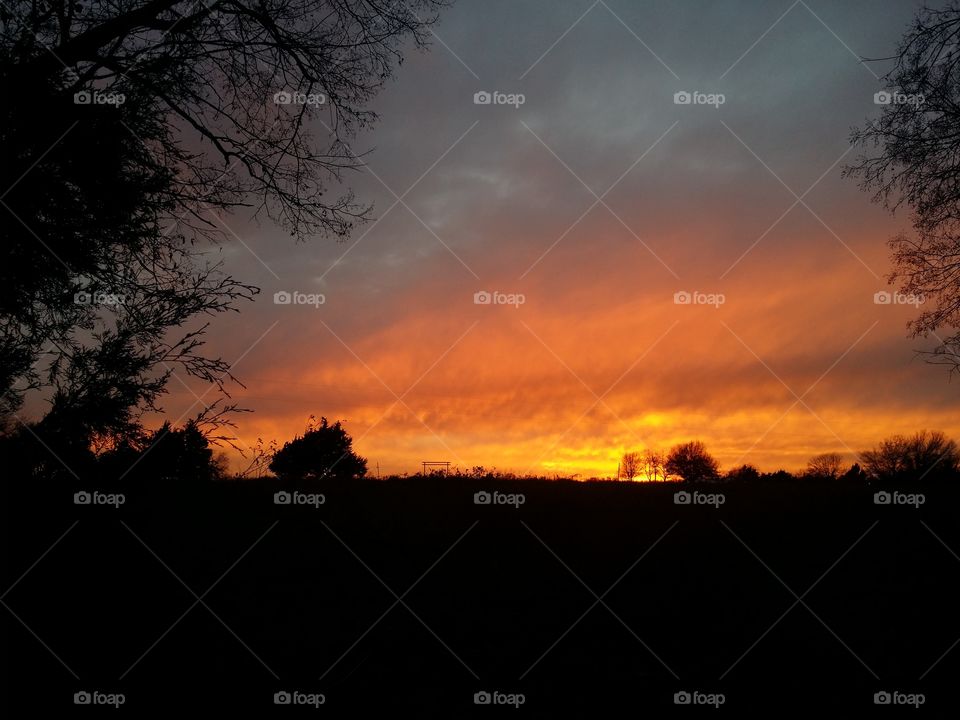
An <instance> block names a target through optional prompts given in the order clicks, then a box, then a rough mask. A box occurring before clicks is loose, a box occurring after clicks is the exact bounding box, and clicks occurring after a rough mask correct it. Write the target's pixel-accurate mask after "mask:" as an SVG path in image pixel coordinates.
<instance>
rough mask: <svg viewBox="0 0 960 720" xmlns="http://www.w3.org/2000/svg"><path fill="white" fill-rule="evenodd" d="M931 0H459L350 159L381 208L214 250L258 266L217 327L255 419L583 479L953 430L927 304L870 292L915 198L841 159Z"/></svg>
mask: <svg viewBox="0 0 960 720" xmlns="http://www.w3.org/2000/svg"><path fill="white" fill-rule="evenodd" d="M918 5H919V3H913V2H907V1H904V0H891V1H889V2H879V1H878V0H853V1H850V2H843V3H834V2H825V1H824V0H806V1H805V2H804V1H799V2H795V3H793V4H791V2H790V0H782V1H781V0H778V1H777V2H766V1H759V0H757V1H753V2H740V3H737V2H730V1H729V0H727V1H726V2H722V3H721V2H705V1H704V2H673V3H666V2H663V3H660V2H657V3H654V2H643V3H639V2H629V1H628V0H605V1H604V2H597V3H593V4H591V0H569V1H564V2H559V1H558V2H554V3H550V4H549V6H550V8H551V11H550V12H549V14H545V13H544V12H543V9H542V8H543V7H544V4H543V3H534V2H529V1H527V0H523V1H517V0H483V2H481V1H480V0H460V1H459V2H457V3H456V4H455V5H454V6H453V7H452V8H450V9H448V10H447V11H445V12H444V13H443V14H442V17H441V22H440V23H439V24H438V25H437V26H436V27H435V31H436V37H435V38H433V44H432V48H431V50H430V51H429V52H427V53H416V52H411V53H409V54H408V57H407V60H406V61H405V62H404V64H403V65H402V66H401V67H400V68H399V70H398V72H397V74H396V79H395V81H392V82H389V83H388V84H387V86H386V87H385V89H384V90H383V92H382V93H381V95H380V96H379V97H378V98H377V100H376V101H375V102H374V104H373V107H374V109H375V110H376V111H377V112H378V113H380V115H381V119H380V121H379V123H378V125H377V126H376V128H375V129H374V130H373V131H371V132H368V133H366V134H364V135H362V136H360V137H359V138H357V140H356V143H355V145H354V150H355V151H356V152H357V153H361V152H364V151H371V152H370V154H369V155H368V156H367V157H366V160H367V162H368V163H369V171H368V172H358V173H348V174H347V176H346V182H347V184H348V185H349V186H350V187H352V188H353V189H354V191H355V192H356V194H357V196H358V198H359V199H360V200H361V201H365V202H370V203H372V204H373V205H374V212H373V215H374V218H375V219H376V220H375V222H371V223H368V224H367V225H365V226H361V227H359V228H357V229H356V230H355V231H354V233H353V234H352V236H351V237H350V238H348V239H347V240H346V241H345V242H343V243H339V244H338V243H337V242H336V241H334V240H329V239H322V238H317V239H314V240H312V241H310V242H308V243H305V244H300V245H297V244H295V243H294V242H293V240H292V239H291V238H290V237H289V236H287V235H285V234H284V233H283V232H282V231H281V230H279V229H278V228H276V227H274V226H273V225H271V223H270V222H269V221H268V220H266V219H264V220H262V221H261V222H259V223H254V222H250V221H249V217H248V216H247V215H246V214H244V213H239V214H237V215H234V216H228V217H225V218H224V221H225V222H226V224H227V225H229V227H230V229H231V237H230V241H229V242H227V243H225V244H224V245H223V246H222V247H221V248H220V249H219V250H218V251H216V252H218V253H219V254H220V255H221V256H222V258H223V259H224V261H225V264H226V267H227V269H228V270H229V271H230V272H231V273H232V274H234V275H236V276H238V277H239V278H241V279H243V280H245V281H249V282H252V283H254V284H257V285H259V286H260V287H261V288H262V293H261V294H260V295H259V296H258V298H257V300H256V302H255V303H252V304H248V305H246V306H245V307H243V308H242V312H241V313H240V314H238V315H231V316H230V317H221V318H217V319H216V320H215V322H214V325H213V327H212V329H211V332H210V337H209V342H208V348H209V350H210V351H211V352H214V353H216V354H219V355H221V356H222V357H223V358H224V359H225V360H226V361H228V362H231V363H233V362H236V365H235V369H234V372H235V374H236V375H237V376H238V377H239V378H240V379H241V380H242V381H243V382H244V383H245V384H246V386H247V389H246V390H243V389H240V388H237V389H236V392H234V398H235V399H236V400H237V401H238V402H240V403H241V404H242V405H244V406H246V407H249V408H252V409H253V410H255V412H254V413H252V414H249V415H243V416H240V417H239V418H238V421H239V423H240V428H239V431H238V432H239V435H240V437H241V440H242V442H243V443H246V444H252V443H253V442H255V440H256V438H258V437H263V438H264V439H267V440H269V439H277V440H278V441H281V442H282V441H284V440H287V439H290V438H291V437H292V436H293V435H295V434H296V433H298V432H302V431H303V428H304V425H305V423H306V419H307V417H308V416H309V415H310V414H315V415H317V416H318V417H319V416H320V415H325V416H327V417H328V418H330V419H331V420H333V419H341V420H343V421H344V423H345V426H346V428H347V429H348V431H349V432H350V433H351V434H352V435H353V437H354V438H355V445H356V449H357V451H358V452H359V453H360V454H361V455H363V456H364V457H366V458H367V459H368V461H369V463H370V467H371V470H373V471H374V472H375V471H376V466H377V463H379V466H380V471H381V473H383V474H386V473H404V472H414V471H416V470H418V469H419V465H420V461H421V460H443V461H450V462H451V463H453V464H456V465H460V466H461V467H470V466H474V465H484V466H486V467H488V468H489V467H497V468H500V469H503V470H513V471H517V472H530V473H537V474H540V473H547V474H553V473H559V474H573V473H579V474H580V475H581V476H583V477H587V476H591V475H600V476H610V475H612V474H613V473H615V472H616V468H617V459H618V457H619V456H620V455H621V454H622V453H623V452H624V450H628V449H643V448H645V447H651V446H652V447H657V448H660V449H668V448H669V447H670V446H671V445H673V444H675V443H677V442H682V441H685V440H689V439H694V438H699V439H701V440H703V441H704V442H705V443H706V444H707V446H708V448H709V449H710V450H711V451H712V452H713V453H714V454H715V455H716V457H717V458H718V460H719V461H720V462H721V464H722V465H723V466H724V468H729V467H732V466H734V465H735V464H740V463H743V462H749V463H753V464H755V465H757V466H759V467H760V468H761V469H768V470H774V469H777V468H780V467H783V468H786V469H796V468H800V467H802V466H803V465H804V464H805V463H806V460H807V458H808V457H809V456H810V455H812V454H814V453H818V452H826V451H837V452H841V453H844V454H845V455H846V456H847V458H848V459H849V460H850V461H852V460H853V459H854V453H855V452H857V451H860V450H863V449H865V448H867V447H869V446H871V445H872V444H874V443H875V442H876V441H877V440H878V439H880V438H881V437H883V436H885V435H889V434H892V433H896V432H912V431H915V430H919V429H922V428H929V429H941V430H944V431H946V432H948V433H950V434H952V435H954V436H958V435H960V416H958V414H957V412H956V404H957V403H956V401H957V397H958V391H960V390H958V386H957V384H956V383H953V384H950V382H949V378H948V375H947V372H946V370H945V369H944V368H942V367H936V366H930V365H927V364H925V363H924V362H922V361H921V360H920V359H918V358H916V357H915V352H916V351H917V350H919V349H922V348H924V347H930V346H932V344H933V341H932V340H931V341H929V342H926V344H925V343H924V341H922V340H912V339H909V338H908V337H907V334H906V333H907V331H906V327H905V326H906V322H907V321H908V319H909V318H910V317H911V316H912V315H913V314H915V313H916V309H915V308H914V307H912V306H911V305H908V304H900V305H894V304H876V303H875V301H874V296H875V293H877V292H878V291H882V290H893V289H894V288H891V287H889V286H887V283H886V276H887V274H888V273H889V271H890V263H889V259H888V256H887V255H888V250H887V247H886V240H887V239H888V238H889V237H890V236H891V235H893V234H895V233H897V232H899V231H901V230H909V217H908V216H907V215H905V214H904V215H898V216H896V217H891V216H890V215H888V214H887V213H886V212H885V211H884V210H882V209H881V208H879V207H878V206H876V205H874V204H871V202H870V198H869V196H868V195H866V194H864V193H862V192H861V191H860V190H859V189H858V188H857V186H856V184H855V183H854V182H853V181H851V180H849V179H847V180H845V179H842V178H841V169H842V167H843V165H844V163H845V162H848V161H851V160H853V159H854V157H855V153H856V152H857V151H856V150H855V151H853V152H850V154H847V153H848V152H849V151H850V146H849V142H848V140H849V134H850V130H851V128H852V127H853V126H856V125H859V124H862V123H863V122H864V120H866V119H867V118H869V117H871V116H874V115H875V114H876V113H877V112H878V108H877V106H876V105H875V104H874V93H876V92H877V91H879V90H882V89H884V86H883V84H882V83H881V82H880V81H879V80H878V78H877V77H876V76H877V75H882V73H883V71H884V70H885V66H884V64H883V63H875V64H870V65H864V64H862V63H860V62H859V61H858V58H857V56H858V55H859V56H867V57H882V56H886V55H889V54H890V53H891V52H892V51H893V49H894V48H895V46H896V44H897V41H898V39H899V37H900V36H901V34H902V33H903V31H904V29H905V28H906V25H907V23H908V22H909V21H910V19H911V17H912V15H913V13H914V11H915V10H916V8H917V6H918ZM479 91H488V92H494V91H498V92H501V93H506V94H511V93H512V94H516V93H522V94H523V95H524V98H525V102H524V103H523V104H522V105H520V106H519V107H513V106H510V105H495V104H489V105H483V104H475V103H474V94H475V93H477V92H479ZM682 91H686V92H691V93H692V92H695V91H696V92H701V93H708V94H709V93H714V94H716V93H722V94H723V95H724V102H723V104H722V105H719V106H718V107H715V106H712V105H709V104H701V105H695V104H675V102H674V95H675V93H677V92H682ZM315 132H316V133H317V134H323V133H324V132H325V131H324V128H323V127H322V126H320V125H317V126H316V128H315ZM332 190H333V191H335V190H336V189H335V188H334V189H332ZM398 196H399V197H400V198H401V200H400V201H398V199H397V198H398ZM798 198H799V200H798ZM234 234H235V237H234V236H233V235H234ZM280 291H288V292H294V291H297V292H301V293H322V294H323V295H324V296H325V300H326V301H325V303H324V304H323V305H321V306H319V307H313V306H310V305H293V304H291V305H283V304H275V303H274V294H275V293H277V292H280ZM481 291H487V292H491V293H492V292H498V293H503V294H514V295H516V294H522V296H523V299H524V300H525V302H524V303H523V304H521V305H518V306H513V305H497V304H475V302H474V295H475V293H477V292H481ZM678 292H689V293H694V292H699V293H703V294H713V295H716V294H722V295H723V299H724V302H723V304H722V305H719V306H713V305H709V304H703V305H699V304H697V305H695V304H687V305H684V304H676V303H675V302H674V296H675V293H678ZM186 385H188V386H189V387H190V390H189V391H188V390H187V389H186V387H185V386H184V385H183V384H181V383H180V382H179V381H178V380H177V379H174V380H173V381H172V383H171V386H170V390H171V393H170V395H169V396H167V398H166V399H165V401H164V408H165V410H166V411H167V414H168V416H170V417H171V419H175V418H177V417H178V416H180V415H181V414H183V413H187V412H188V411H189V414H191V415H192V414H195V413H196V412H197V410H198V409H199V407H200V406H199V405H198V404H196V397H195V396H194V395H193V394H192V393H196V394H197V395H200V394H202V393H203V392H204V390H206V388H205V387H204V386H202V385H198V384H196V383H193V382H189V381H188V382H187V383H186ZM191 391H192V392H191ZM214 398H215V392H209V393H208V394H206V395H204V396H203V399H204V400H205V401H210V400H212V399H214ZM191 407H192V409H191Z"/></svg>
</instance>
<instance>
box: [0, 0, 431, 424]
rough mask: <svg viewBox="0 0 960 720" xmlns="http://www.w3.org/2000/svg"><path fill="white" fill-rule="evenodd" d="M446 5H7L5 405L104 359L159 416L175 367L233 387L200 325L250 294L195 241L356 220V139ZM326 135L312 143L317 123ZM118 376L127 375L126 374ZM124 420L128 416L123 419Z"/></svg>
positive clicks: (337, 231)
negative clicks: (206, 348)
mask: <svg viewBox="0 0 960 720" xmlns="http://www.w3.org/2000/svg"><path fill="white" fill-rule="evenodd" d="M442 4H443V3H442V2H441V1H440V0H391V1H390V2H381V1H380V0H336V2H327V1H326V0H257V1H256V2H251V1H249V0H209V1H208V2H196V1H195V0H118V2H109V3H107V2H98V1H94V2H80V0H50V1H49V2H44V3H41V4H39V5H38V4H37V3H35V2H32V0H10V1H9V2H5V3H4V4H3V8H2V9H0V96H2V97H3V98H4V102H3V104H2V106H0V145H2V147H3V156H2V158H0V160H2V161H0V187H2V192H3V196H2V204H0V228H2V233H3V238H4V242H3V243H2V245H0V248H2V249H0V412H5V413H10V412H15V411H16V409H17V408H18V407H19V406H20V405H21V404H22V397H23V393H24V392H25V391H27V390H30V389H35V388H39V387H42V386H49V385H52V386H54V387H55V388H56V387H57V386H58V384H59V385H64V384H67V383H68V382H69V384H71V385H72V387H71V388H68V389H65V390H64V391H63V392H61V393H60V394H59V396H58V398H59V401H60V403H61V404H62V405H63V406H64V407H67V408H71V409H72V410H73V411H74V412H73V414H74V415H82V414H83V408H82V407H81V406H82V404H83V403H82V402H81V401H82V400H83V398H92V397H93V396H94V395H95V393H94V392H91V391H89V390H87V389H83V388H80V387H78V386H79V385H80V384H81V383H82V382H83V381H84V380H86V379H91V378H93V376H94V375H96V371H95V368H96V367H98V366H99V362H100V361H101V360H102V359H103V357H105V356H107V355H109V356H110V357H112V358H113V359H114V362H113V371H114V375H115V378H116V379H117V381H118V382H125V383H128V384H132V385H134V386H136V387H135V391H134V392H129V393H125V394H124V395H123V397H124V399H125V400H128V401H130V402H133V403H137V406H138V407H139V408H140V409H144V408H146V409H152V408H153V407H154V401H155V400H156V399H157V397H158V396H159V395H160V394H161V393H162V392H163V390H164V388H165V386H166V382H167V380H168V379H169V377H170V373H172V372H173V370H174V368H179V369H181V370H183V371H185V372H186V373H187V374H190V375H194V376H196V377H198V378H200V379H202V380H204V381H208V382H213V383H217V384H219V385H220V386H221V389H223V386H222V383H223V382H225V381H226V380H229V379H230V375H229V366H228V365H227V364H226V363H224V362H223V361H221V360H219V359H216V358H208V357H206V356H205V355H204V354H203V352H202V345H203V335H204V331H205V329H206V325H204V324H203V323H202V322H199V323H196V324H195V325H191V327H192V329H191V330H190V331H181V332H180V334H179V335H177V334H175V333H172V332H171V330H172V329H174V328H179V327H182V326H184V325H185V324H186V323H188V322H194V321H197V320H202V319H203V318H204V316H213V315H217V314H219V313H222V312H225V311H228V310H235V309H236V308H237V305H238V301H240V300H243V299H250V298H251V297H252V296H253V294H254V293H255V292H256V291H257V290H256V288H254V287H252V286H249V285H245V284H243V283H240V282H238V281H237V280H235V279H233V278H232V277H229V276H227V275H225V274H224V273H222V271H221V268H220V266H219V265H218V264H216V263H211V262H210V261H208V260H207V258H206V256H205V254H204V253H203V252H202V249H201V246H200V245H195V243H197V242H198V241H202V240H213V241H219V240H223V239H225V238H228V231H225V230H224V226H223V224H222V220H221V215H223V214H225V213H229V212H231V211H234V210H236V209H239V208H249V209H250V211H251V212H253V213H254V214H255V215H256V214H263V215H265V216H267V217H268V218H270V219H272V220H274V221H276V222H277V223H278V224H280V225H281V226H282V227H283V228H285V229H286V230H287V231H289V232H290V233H291V234H292V235H293V236H295V237H296V238H297V239H304V238H307V237H311V236H316V235H323V236H333V237H336V238H338V239H339V238H343V237H344V236H345V235H346V234H347V233H348V232H349V231H350V229H351V227H352V224H353V223H354V221H357V220H362V219H364V218H366V217H367V208H366V207H363V206H361V205H359V204H358V203H357V202H356V201H355V200H354V198H353V196H352V194H351V193H350V191H349V190H347V191H344V192H343V193H342V194H341V195H340V196H339V197H335V198H332V199H331V198H328V192H329V190H330V188H331V187H333V186H335V185H338V184H339V182H340V180H341V177H342V174H343V172H344V171H345V170H347V169H350V168H356V167H358V166H359V164H360V161H359V160H358V159H357V156H356V154H355V153H354V152H353V151H352V150H351V149H350V147H349V144H348V142H349V141H350V140H351V139H352V138H353V137H354V135H355V133H356V132H357V130H358V129H360V128H363V127H366V126H367V125H369V124H370V123H371V122H373V121H374V120H375V119H376V116H375V114H374V113H372V112H371V111H369V110H368V109H367V107H366V106H367V104H368V102H369V100H370V99H371V98H372V97H373V96H374V94H375V93H376V92H377V91H378V90H379V89H380V87H381V86H382V85H383V83H384V82H385V80H386V79H387V78H388V77H389V76H390V75H391V74H392V72H393V68H394V66H395V65H396V64H397V63H398V62H399V61H400V60H402V55H401V43H403V42H404V41H405V40H408V39H412V40H413V42H414V44H415V45H417V46H419V45H422V44H423V42H424V40H425V36H426V33H427V29H428V27H429V24H430V23H431V22H433V21H434V20H435V17H436V15H435V12H436V10H437V8H439V7H440V6H441V5H442ZM317 126H319V127H321V128H323V131H322V132H320V133H317V132H311V130H310V128H316V127H317ZM121 373H126V374H125V375H122V376H121V375H120V374H121ZM120 420H121V421H122V420H124V418H120Z"/></svg>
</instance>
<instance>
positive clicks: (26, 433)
mask: <svg viewBox="0 0 960 720" xmlns="http://www.w3.org/2000/svg"><path fill="white" fill-rule="evenodd" d="M205 420H206V422H205ZM209 420H210V418H206V419H205V418H203V417H201V418H199V419H195V420H191V421H189V422H187V423H186V424H184V425H182V426H181V427H174V426H172V425H171V424H170V423H169V422H166V423H164V424H163V425H162V426H161V427H160V428H159V429H158V430H155V431H147V430H142V429H137V430H136V431H135V432H128V433H126V434H125V435H124V436H123V438H122V439H121V440H113V441H110V442H97V441H96V438H95V439H94V440H93V441H90V440H89V439H88V435H87V434H86V433H84V432H78V429H77V428H76V427H75V424H73V423H71V424H68V425H67V426H62V425H59V424H56V423H53V422H51V418H50V416H47V417H46V418H44V420H42V421H40V422H38V423H33V424H20V425H9V426H7V427H6V428H4V429H0V462H2V466H3V468H4V471H5V474H6V475H7V476H8V477H11V478H23V479H32V480H41V481H42V480H61V479H62V480H64V481H66V482H68V483H70V482H72V481H73V480H80V481H84V482H86V481H97V482H103V483H127V482H136V481H155V482H158V483H165V484H171V485H172V484H174V483H186V484H191V483H197V482H213V481H218V480H242V479H248V478H264V477H271V476H273V477H276V478H277V479H278V480H280V481H283V482H300V481H312V480H352V479H360V478H364V477H367V475H368V468H367V460H366V459H365V458H363V457H361V456H359V455H358V454H357V453H356V452H355V451H354V449H353V439H352V438H351V437H350V435H349V434H348V433H347V431H346V430H345V429H344V428H343V426H342V424H341V423H340V422H339V421H337V422H334V423H330V422H328V421H327V419H326V418H325V417H321V418H320V420H319V421H318V420H316V418H315V417H314V416H310V419H309V421H308V424H307V426H306V428H305V429H304V432H303V434H301V435H297V436H296V437H294V438H293V439H291V440H290V441H288V442H286V443H284V445H283V446H282V447H278V446H277V443H276V442H271V443H269V444H265V443H264V442H263V441H262V440H261V441H258V443H257V444H256V446H255V447H253V448H249V447H244V448H237V449H238V450H241V452H242V454H243V455H244V457H245V466H244V467H243V468H242V469H240V470H238V471H234V472H230V471H229V469H228V463H227V457H226V455H225V454H224V453H223V452H222V449H221V451H219V452H218V451H217V447H218V445H222V444H223V443H224V442H228V443H231V444H232V439H231V438H229V437H226V436H224V435H222V434H217V431H218V430H220V431H222V429H223V424H222V423H218V422H217V421H216V418H214V421H213V422H210V421H209ZM81 430H82V429H81ZM234 447H236V445H234ZM428 476H430V477H435V476H445V477H450V478H461V479H473V480H476V479H486V480H530V479H539V480H594V481H599V480H625V481H635V480H638V479H639V480H648V481H660V482H663V481H674V482H688V483H700V482H725V481H729V482H786V481H791V480H836V481H859V482H865V481H868V480H872V481H884V482H885V481H893V482H919V481H934V482H935V481H942V480H952V479H960V449H958V446H957V443H956V442H955V441H954V440H952V439H950V438H949V437H947V435H945V434H944V433H942V432H939V431H926V430H924V431H921V432H917V433H915V434H913V435H910V436H904V435H893V436H891V437H888V438H886V439H884V440H883V441H881V442H880V443H879V444H878V445H877V446H876V447H874V448H872V449H870V450H864V451H862V452H860V453H859V454H858V455H857V457H856V459H855V460H853V461H852V462H850V460H848V459H846V458H845V457H844V456H843V455H841V454H840V453H835V452H831V453H822V454H818V455H815V456H813V457H811V458H810V460H809V461H808V463H807V466H806V468H805V469H804V470H803V471H802V472H799V473H790V472H787V471H785V470H777V471H775V472H762V471H761V470H760V469H758V468H757V467H755V466H753V465H749V464H744V465H739V466H737V467H734V468H730V469H728V470H726V471H723V470H722V469H721V467H720V464H719V462H717V460H716V459H715V458H714V457H713V455H711V453H710V452H709V451H708V450H707V447H706V445H704V443H703V442H701V441H699V440H694V441H691V442H686V443H681V444H679V445H676V446H674V447H673V448H671V449H670V450H669V451H668V452H661V451H659V450H656V449H653V448H648V449H646V450H644V451H630V452H626V453H624V454H623V456H622V458H621V460H620V463H619V466H618V468H617V473H616V475H615V476H613V477H608V478H601V477H590V478H586V477H581V476H579V475H574V476H570V475H560V474H553V475H542V474H541V475H536V476H533V475H523V476H521V475H517V474H516V473H511V472H503V471H499V470H496V469H487V468H485V467H483V466H474V467H471V468H467V469H460V468H456V467H455V468H453V469H452V470H451V471H435V472H433V473H429V474H428ZM416 477H424V476H423V475H421V474H413V475H403V476H397V475H394V476H391V477H390V478H388V479H394V478H395V479H402V478H416Z"/></svg>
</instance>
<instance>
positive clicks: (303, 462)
mask: <svg viewBox="0 0 960 720" xmlns="http://www.w3.org/2000/svg"><path fill="white" fill-rule="evenodd" d="M270 470H271V471H272V472H274V473H275V474H276V475H277V477H278V478H280V479H281V480H321V479H327V478H331V479H337V480H349V479H352V478H362V477H363V476H364V475H366V474H367V461H366V460H365V459H364V458H362V457H360V456H359V455H357V454H356V453H355V452H353V439H352V438H351V437H350V436H349V435H348V434H347V431H346V430H344V429H343V427H342V426H341V425H340V421H339V420H338V421H337V422H335V423H334V424H333V425H330V424H329V423H328V422H327V419H326V418H321V419H320V424H319V425H317V426H316V427H310V428H308V429H307V431H306V433H304V435H303V436H302V437H299V436H298V437H296V438H294V439H293V440H291V441H290V442H288V443H285V444H284V446H283V447H282V448H280V450H278V451H277V453H276V454H275V455H274V456H273V461H272V462H271V463H270Z"/></svg>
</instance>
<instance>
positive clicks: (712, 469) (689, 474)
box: [665, 440, 720, 482]
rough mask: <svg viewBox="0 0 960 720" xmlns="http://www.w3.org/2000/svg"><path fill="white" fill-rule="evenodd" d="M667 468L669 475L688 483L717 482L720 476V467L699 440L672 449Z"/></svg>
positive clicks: (668, 456)
mask: <svg viewBox="0 0 960 720" xmlns="http://www.w3.org/2000/svg"><path fill="white" fill-rule="evenodd" d="M665 468H666V470H667V472H668V473H669V474H671V475H677V476H679V477H680V478H682V479H683V480H684V481H686V482H704V481H708V480H716V479H717V478H718V477H719V475H720V465H719V464H718V463H717V461H716V460H714V459H713V456H711V455H710V453H708V452H707V448H706V446H705V445H704V444H703V443H702V442H700V441H699V440H694V441H692V442H688V443H683V444H682V445H677V446H676V447H674V448H672V449H671V450H670V453H669V454H668V455H667V462H666V464H665Z"/></svg>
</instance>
